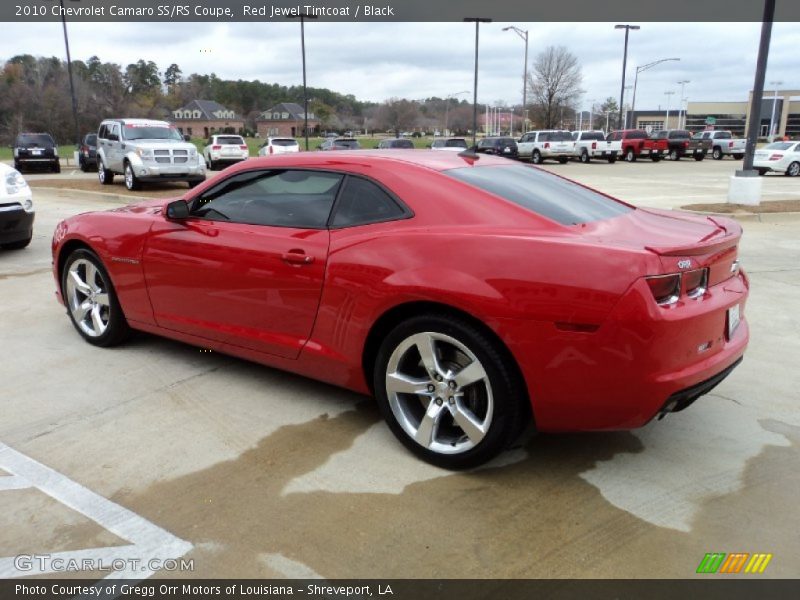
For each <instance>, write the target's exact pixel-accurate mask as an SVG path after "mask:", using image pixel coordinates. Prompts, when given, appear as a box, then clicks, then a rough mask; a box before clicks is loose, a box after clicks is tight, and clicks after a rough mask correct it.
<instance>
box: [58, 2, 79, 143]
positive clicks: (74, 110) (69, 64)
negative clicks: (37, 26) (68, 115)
mask: <svg viewBox="0 0 800 600" xmlns="http://www.w3.org/2000/svg"><path fill="white" fill-rule="evenodd" d="M59 2H60V4H61V26H62V27H63V29H64V46H65V47H66V49H67V74H68V75H69V93H70V96H72V119H73V120H74V122H75V147H76V148H78V147H79V146H80V145H81V132H80V128H79V127H78V101H77V100H76V98H75V84H74V82H73V80H72V57H71V56H70V53H69V37H68V36H67V18H66V16H65V11H64V0H59Z"/></svg>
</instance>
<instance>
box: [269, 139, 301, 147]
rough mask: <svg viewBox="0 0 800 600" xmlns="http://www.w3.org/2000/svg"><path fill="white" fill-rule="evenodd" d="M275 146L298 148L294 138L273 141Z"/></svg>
mask: <svg viewBox="0 0 800 600" xmlns="http://www.w3.org/2000/svg"><path fill="white" fill-rule="evenodd" d="M272 145H273V146H297V140H293V139H292V138H275V139H274V140H272Z"/></svg>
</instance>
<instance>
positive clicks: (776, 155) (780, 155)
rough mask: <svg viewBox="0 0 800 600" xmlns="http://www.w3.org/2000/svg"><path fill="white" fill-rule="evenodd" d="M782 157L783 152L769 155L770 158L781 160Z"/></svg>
mask: <svg viewBox="0 0 800 600" xmlns="http://www.w3.org/2000/svg"><path fill="white" fill-rule="evenodd" d="M782 158H783V155H782V154H773V155H772V156H770V157H769V159H770V160H780V159H782Z"/></svg>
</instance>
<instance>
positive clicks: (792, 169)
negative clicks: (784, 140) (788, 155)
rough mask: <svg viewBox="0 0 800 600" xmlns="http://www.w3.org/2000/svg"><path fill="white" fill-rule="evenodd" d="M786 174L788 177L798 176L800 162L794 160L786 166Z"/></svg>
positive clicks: (799, 173)
mask: <svg viewBox="0 0 800 600" xmlns="http://www.w3.org/2000/svg"><path fill="white" fill-rule="evenodd" d="M786 175H787V176H788V177H797V176H798V175H800V162H797V161H795V162H793V163H792V164H790V165H789V166H788V167H787V168H786Z"/></svg>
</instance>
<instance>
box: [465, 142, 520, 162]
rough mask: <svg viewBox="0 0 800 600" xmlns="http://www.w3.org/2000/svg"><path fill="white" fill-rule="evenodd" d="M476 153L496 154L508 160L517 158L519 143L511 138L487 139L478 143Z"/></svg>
mask: <svg viewBox="0 0 800 600" xmlns="http://www.w3.org/2000/svg"><path fill="white" fill-rule="evenodd" d="M475 152H477V153H479V154H496V155H497V156H504V157H506V158H517V156H518V152H517V142H516V140H515V139H514V138H510V137H485V138H483V139H482V140H480V141H479V142H478V147H477V148H475Z"/></svg>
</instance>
